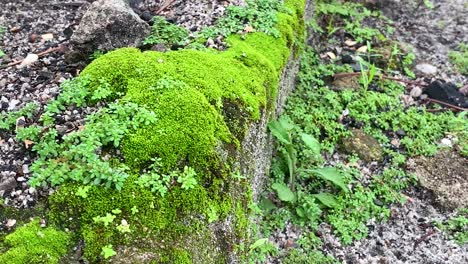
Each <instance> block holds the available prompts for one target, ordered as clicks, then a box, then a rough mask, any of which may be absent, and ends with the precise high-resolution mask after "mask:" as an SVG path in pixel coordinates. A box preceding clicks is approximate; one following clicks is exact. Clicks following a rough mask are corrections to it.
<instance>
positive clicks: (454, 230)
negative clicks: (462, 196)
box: [435, 208, 468, 245]
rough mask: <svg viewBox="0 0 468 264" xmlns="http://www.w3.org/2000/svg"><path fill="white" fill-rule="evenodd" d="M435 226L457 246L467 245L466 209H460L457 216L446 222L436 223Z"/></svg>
mask: <svg viewBox="0 0 468 264" xmlns="http://www.w3.org/2000/svg"><path fill="white" fill-rule="evenodd" d="M435 224H436V226H437V227H438V228H439V229H441V230H442V231H444V232H445V233H446V234H447V235H448V236H449V237H450V238H451V239H453V240H455V241H456V242H457V243H458V244H459V245H465V244H467V243H468V209H467V208H462V209H460V210H459V212H458V214H457V215H456V216H454V217H452V218H450V219H448V220H447V221H444V222H436V223H435Z"/></svg>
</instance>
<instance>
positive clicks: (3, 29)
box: [0, 26, 6, 58]
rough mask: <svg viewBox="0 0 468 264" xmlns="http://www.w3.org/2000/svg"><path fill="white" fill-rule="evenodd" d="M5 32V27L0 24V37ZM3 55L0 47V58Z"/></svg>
mask: <svg viewBox="0 0 468 264" xmlns="http://www.w3.org/2000/svg"><path fill="white" fill-rule="evenodd" d="M5 32H6V27H3V26H0V38H2V37H3V34H5ZM3 56H5V52H3V51H2V50H1V49H0V58H1V57H3Z"/></svg>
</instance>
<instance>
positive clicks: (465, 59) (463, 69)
mask: <svg viewBox="0 0 468 264" xmlns="http://www.w3.org/2000/svg"><path fill="white" fill-rule="evenodd" d="M449 59H450V61H451V62H452V64H454V65H455V67H456V68H457V70H458V71H459V72H460V73H461V74H464V75H468V44H466V43H461V44H460V45H459V46H458V51H450V52H449Z"/></svg>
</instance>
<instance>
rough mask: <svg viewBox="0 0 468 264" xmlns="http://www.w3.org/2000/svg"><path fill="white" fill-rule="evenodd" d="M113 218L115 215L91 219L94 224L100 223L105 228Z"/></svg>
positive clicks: (108, 214)
mask: <svg viewBox="0 0 468 264" xmlns="http://www.w3.org/2000/svg"><path fill="white" fill-rule="evenodd" d="M115 217H116V216H115V215H113V214H110V213H107V214H106V215H105V216H96V217H93V221H94V222H95V223H102V224H103V225H104V226H105V227H107V226H109V224H111V223H112V222H113V221H114V219H115Z"/></svg>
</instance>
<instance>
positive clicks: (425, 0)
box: [423, 0, 434, 9]
mask: <svg viewBox="0 0 468 264" xmlns="http://www.w3.org/2000/svg"><path fill="white" fill-rule="evenodd" d="M423 3H424V5H425V6H426V7H427V8H429V9H434V4H433V3H432V2H431V0H423Z"/></svg>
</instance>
